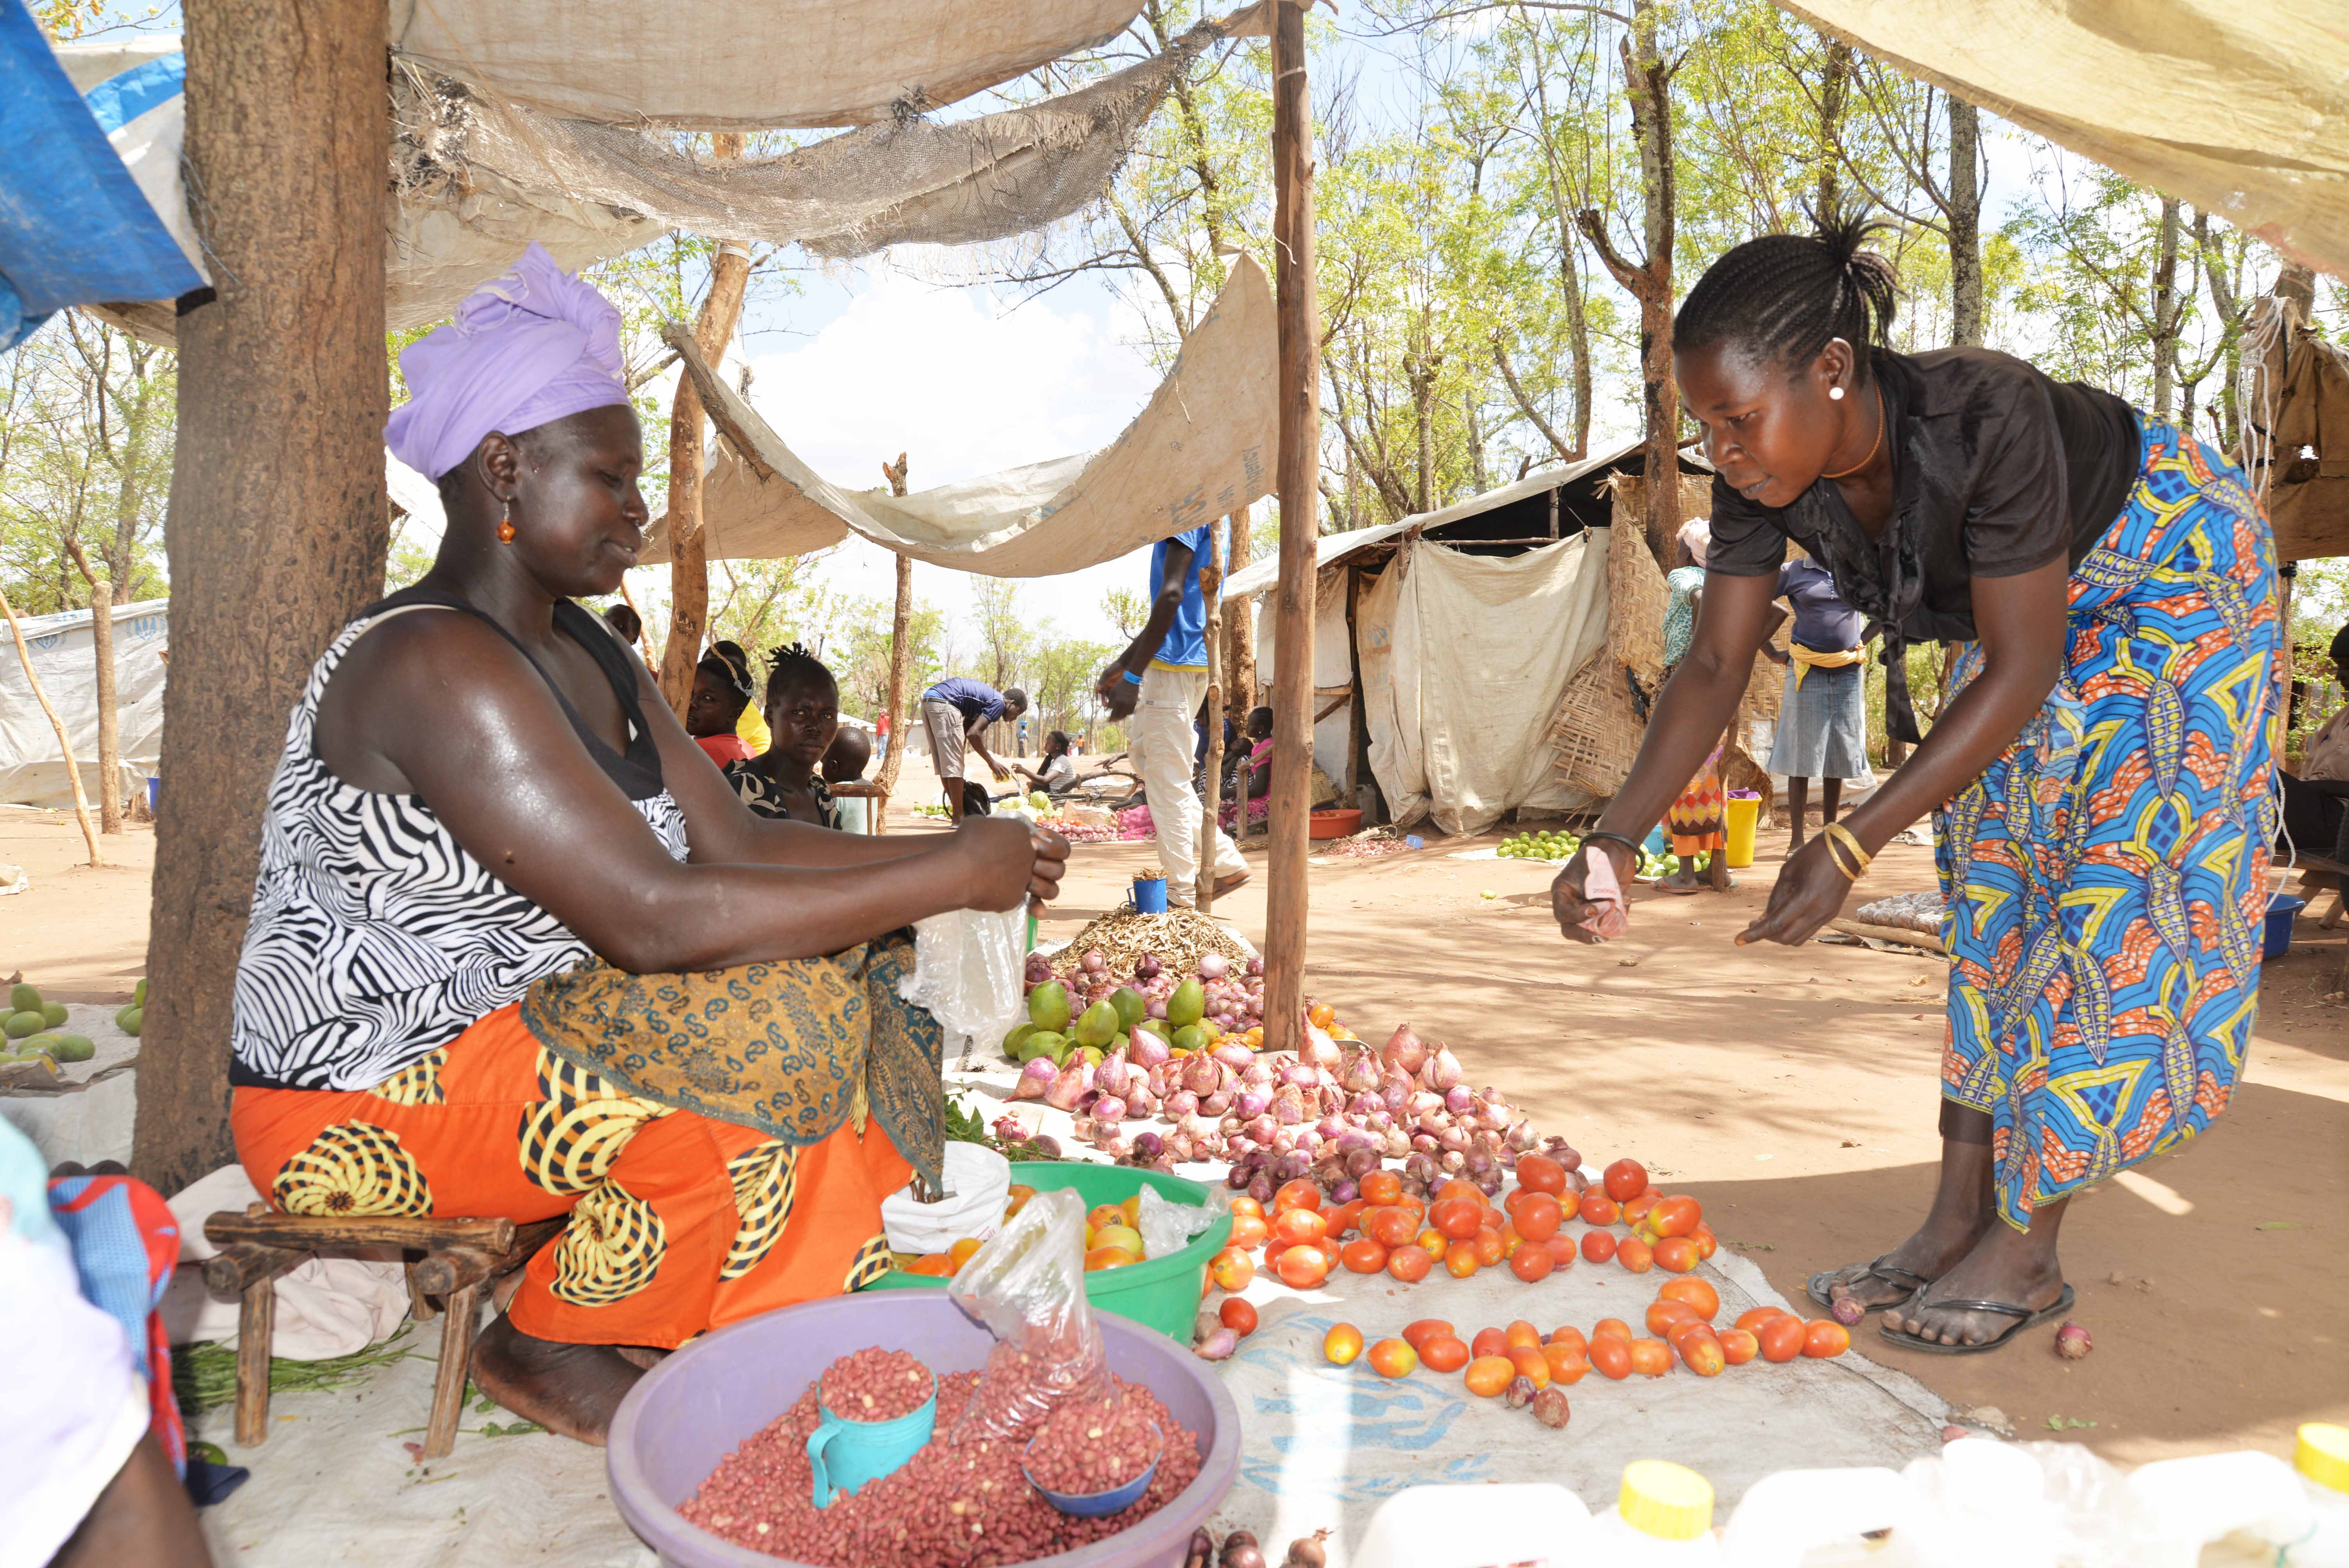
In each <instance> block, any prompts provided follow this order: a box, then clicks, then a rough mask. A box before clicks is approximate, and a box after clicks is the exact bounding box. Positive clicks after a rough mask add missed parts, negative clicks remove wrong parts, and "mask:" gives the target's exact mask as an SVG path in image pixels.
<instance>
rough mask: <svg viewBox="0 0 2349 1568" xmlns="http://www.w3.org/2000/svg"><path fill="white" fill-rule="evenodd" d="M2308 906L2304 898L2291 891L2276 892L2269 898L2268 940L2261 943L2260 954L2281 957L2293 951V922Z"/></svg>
mask: <svg viewBox="0 0 2349 1568" xmlns="http://www.w3.org/2000/svg"><path fill="white" fill-rule="evenodd" d="M2307 907H2308V901H2307V900H2306V899H2304V898H2294V897H2292V895H2291V894H2290V893H2282V892H2280V893H2276V894H2274V895H2273V896H2271V898H2269V900H2268V933H2267V940H2266V941H2265V942H2262V943H2261V944H2260V956H2261V958H2263V959H2265V958H2281V957H2282V956H2283V955H2284V954H2287V953H2289V952H2291V951H2292V919H2293V917H2294V916H2296V915H2298V914H2299V913H2300V912H2301V911H2302V910H2303V909H2306V908H2307Z"/></svg>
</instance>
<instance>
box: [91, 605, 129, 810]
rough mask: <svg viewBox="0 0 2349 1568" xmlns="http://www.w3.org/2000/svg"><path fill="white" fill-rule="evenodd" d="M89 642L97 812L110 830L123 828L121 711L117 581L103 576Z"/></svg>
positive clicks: (92, 612)
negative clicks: (94, 680) (94, 674)
mask: <svg viewBox="0 0 2349 1568" xmlns="http://www.w3.org/2000/svg"><path fill="white" fill-rule="evenodd" d="M89 645H90V652H91V654H92V655H95V656H96V658H97V661H98V820H99V822H100V823H102V824H103V825H104V829H105V830H106V831H107V832H109V833H119V832H120V831H122V715H121V712H120V710H119V708H118V707H116V706H115V695H114V584H112V583H109V582H107V581H106V579H104V578H103V577H101V578H99V579H98V581H97V582H96V583H93V584H91V586H90V590H89Z"/></svg>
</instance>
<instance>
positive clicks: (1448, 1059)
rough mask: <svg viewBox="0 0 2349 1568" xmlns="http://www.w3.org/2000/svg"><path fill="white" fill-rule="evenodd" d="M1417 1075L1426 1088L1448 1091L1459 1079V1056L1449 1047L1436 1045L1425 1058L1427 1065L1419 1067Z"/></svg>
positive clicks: (1440, 1091) (1439, 1091) (1442, 1091)
mask: <svg viewBox="0 0 2349 1568" xmlns="http://www.w3.org/2000/svg"><path fill="white" fill-rule="evenodd" d="M1419 1076H1420V1079H1421V1081H1422V1082H1423V1083H1425V1084H1426V1085H1427V1087H1428V1088H1432V1089H1434V1090H1436V1091H1437V1092H1438V1093H1448V1092H1450V1090H1451V1088H1452V1086H1453V1085H1454V1084H1456V1083H1458V1082H1459V1081H1460V1078H1461V1073H1460V1058H1459V1057H1455V1056H1454V1055H1453V1054H1452V1047H1449V1046H1438V1047H1435V1050H1434V1053H1433V1055H1431V1056H1430V1057H1428V1058H1427V1065H1426V1067H1425V1068H1423V1069H1421V1072H1420V1075H1419Z"/></svg>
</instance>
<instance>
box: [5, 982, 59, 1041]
mask: <svg viewBox="0 0 2349 1568" xmlns="http://www.w3.org/2000/svg"><path fill="white" fill-rule="evenodd" d="M16 989H18V990H19V991H22V990H24V989H25V987H24V986H22V985H19V986H17V987H16ZM48 1026H49V1021H48V1019H47V1018H46V1017H43V1016H41V1009H40V1006H39V1004H37V1003H36V1004H35V1005H34V1006H32V1007H31V1008H29V1009H27V1010H26V1011H23V1012H16V1013H11V1014H9V1015H8V1022H7V1023H6V1024H5V1026H0V1027H5V1029H6V1031H7V1035H8V1037H9V1038H10V1039H12V1040H21V1039H23V1038H24V1037H26V1036H27V1035H37V1034H39V1033H40V1032H41V1031H42V1030H43V1029H46V1028H47V1027H48Z"/></svg>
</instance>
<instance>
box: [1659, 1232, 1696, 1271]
mask: <svg viewBox="0 0 2349 1568" xmlns="http://www.w3.org/2000/svg"><path fill="white" fill-rule="evenodd" d="M1655 1254H1656V1266H1657V1267H1658V1268H1660V1269H1661V1270H1663V1271H1664V1272H1665V1273H1666V1274H1686V1273H1688V1272H1689V1270H1691V1269H1692V1268H1694V1267H1696V1265H1697V1255H1696V1243H1694V1242H1692V1241H1690V1240H1689V1239H1688V1238H1687V1237H1686V1236H1666V1237H1665V1238H1664V1239H1663V1240H1662V1241H1661V1242H1658V1243H1656V1245H1655Z"/></svg>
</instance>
